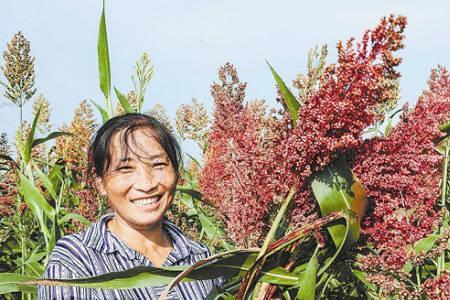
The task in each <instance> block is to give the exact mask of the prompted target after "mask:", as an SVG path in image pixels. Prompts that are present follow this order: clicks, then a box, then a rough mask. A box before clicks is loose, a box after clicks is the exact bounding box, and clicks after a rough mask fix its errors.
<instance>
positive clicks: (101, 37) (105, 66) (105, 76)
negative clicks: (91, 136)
mask: <svg viewBox="0 0 450 300" xmlns="http://www.w3.org/2000/svg"><path fill="white" fill-rule="evenodd" d="M97 51H98V71H99V76H100V89H101V90H102V92H103V95H105V98H106V99H109V97H110V92H111V67H110V63H109V50H108V33H107V31H106V20H105V1H104V0H103V9H102V16H101V18H100V28H99V32H98V45H97Z"/></svg>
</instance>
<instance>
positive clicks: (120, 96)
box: [114, 87, 135, 113]
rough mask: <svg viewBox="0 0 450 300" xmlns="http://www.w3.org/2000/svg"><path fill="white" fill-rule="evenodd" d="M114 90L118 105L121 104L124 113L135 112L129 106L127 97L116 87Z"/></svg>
mask: <svg viewBox="0 0 450 300" xmlns="http://www.w3.org/2000/svg"><path fill="white" fill-rule="evenodd" d="M114 91H115V92H116V96H117V99H119V102H120V105H122V107H123V109H124V110H125V112H126V113H133V112H135V111H134V109H133V108H132V107H131V105H130V102H129V101H128V99H127V97H125V95H124V94H122V93H121V92H120V91H119V90H118V89H116V88H115V87H114Z"/></svg>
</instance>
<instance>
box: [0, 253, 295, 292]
mask: <svg viewBox="0 0 450 300" xmlns="http://www.w3.org/2000/svg"><path fill="white" fill-rule="evenodd" d="M257 253H258V249H245V250H233V251H229V252H225V253H221V254H219V255H216V256H215V257H213V258H211V257H210V258H208V259H206V260H202V261H199V262H198V264H197V265H196V266H194V267H192V266H171V267H164V268H155V267H150V266H139V267H135V268H132V269H129V270H126V271H121V272H112V273H107V274H102V275H99V276H95V277H88V278H80V279H60V280H39V279H37V278H36V277H30V276H22V275H18V274H11V273H0V291H5V292H14V291H20V290H23V289H25V288H27V289H29V290H32V287H33V286H35V285H38V284H46V283H51V284H53V285H58V286H79V287H85V288H112V289H124V288H143V287H149V286H159V285H165V284H169V283H171V282H172V281H173V279H174V278H176V277H177V276H178V275H180V274H181V272H184V271H186V270H188V269H190V270H189V272H188V273H189V274H187V275H186V276H184V277H183V278H178V279H179V280H181V281H183V282H184V281H191V280H204V279H211V278H215V277H220V276H234V275H236V274H241V275H240V276H242V275H243V274H244V272H246V271H247V270H248V269H249V268H250V266H251V265H252V264H253V263H254V261H255V259H256V255H257ZM212 260H215V261H214V262H212V263H211V262H210V261H212ZM205 261H206V262H205ZM260 281H262V282H268V283H274V284H282V285H295V284H297V283H298V282H297V275H295V274H293V273H289V272H288V271H285V270H283V269H281V268H275V269H273V270H263V271H262V276H261V278H260ZM2 288H3V289H2Z"/></svg>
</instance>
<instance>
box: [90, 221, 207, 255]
mask: <svg viewBox="0 0 450 300" xmlns="http://www.w3.org/2000/svg"><path fill="white" fill-rule="evenodd" d="M113 217H114V213H109V214H106V215H103V216H102V217H101V218H100V219H99V220H98V221H97V222H95V223H93V224H92V225H91V226H89V227H88V229H87V230H86V234H85V236H84V239H83V243H84V244H85V245H87V246H88V247H90V248H92V249H95V250H97V251H98V252H101V253H113V252H116V251H118V252H119V253H121V254H122V255H123V256H126V257H128V258H129V259H140V258H142V257H143V255H142V254H141V253H139V252H138V251H135V250H133V249H131V248H130V247H128V245H126V244H125V242H123V241H122V240H121V239H120V238H118V237H117V236H115V235H114V234H113V233H112V232H111V231H110V230H109V229H108V228H107V226H106V223H107V222H108V221H109V220H111V219H112V218H113ZM163 228H164V230H165V231H166V232H167V233H168V234H169V236H170V238H171V240H172V244H173V250H172V251H171V252H170V254H169V256H168V260H169V261H170V262H171V263H175V262H177V261H179V260H183V259H185V258H187V257H189V256H191V255H193V254H200V253H207V252H208V249H207V248H206V247H205V246H203V245H201V244H198V243H196V242H194V241H192V240H190V239H188V238H187V237H186V236H185V235H184V234H183V233H182V232H181V230H180V229H178V228H177V227H176V226H175V225H174V224H173V223H171V222H169V221H167V220H164V221H163Z"/></svg>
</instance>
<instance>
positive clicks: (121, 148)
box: [38, 114, 220, 299]
mask: <svg viewBox="0 0 450 300" xmlns="http://www.w3.org/2000/svg"><path fill="white" fill-rule="evenodd" d="M90 157H91V162H90V169H91V171H92V172H91V173H92V174H95V176H96V182H97V187H98V189H99V191H100V192H101V193H102V194H103V195H105V196H107V197H108V199H109V202H110V204H111V206H112V208H113V210H114V212H113V213H111V214H107V215H105V216H103V217H101V218H100V220H99V221H98V222H96V223H94V224H93V225H91V226H90V227H89V228H88V229H87V230H86V231H83V232H79V233H75V234H72V235H68V236H65V237H63V238H62V239H60V240H59V241H58V243H57V244H56V246H55V248H54V250H53V252H52V255H51V257H50V261H49V263H48V265H47V268H46V271H45V273H44V276H43V277H44V278H60V279H62V278H82V277H90V276H96V275H100V274H104V273H109V272H115V271H124V270H127V269H130V268H133V267H137V266H155V267H161V266H174V265H190V264H193V263H195V262H196V261H198V260H200V259H203V258H206V257H208V256H210V254H211V253H210V251H209V250H208V248H206V247H205V246H204V245H202V244H199V243H197V242H195V241H192V240H190V239H188V238H187V237H186V236H185V235H184V234H183V233H182V232H181V231H180V230H179V229H178V228H177V227H176V226H175V225H173V224H172V223H170V222H168V221H167V220H164V214H165V212H166V211H167V209H168V208H169V206H170V204H171V203H172V201H173V198H174V193H175V187H176V184H177V181H178V178H179V166H180V161H181V155H180V148H179V146H178V143H177V142H176V140H175V138H174V137H173V135H172V134H171V133H170V131H169V130H167V128H165V127H164V126H163V125H162V124H160V123H159V122H158V121H157V120H156V119H154V118H152V117H149V116H147V115H143V114H126V115H123V116H119V117H115V118H112V119H111V120H109V121H108V122H106V123H105V124H104V125H103V126H102V127H101V128H100V129H99V130H98V132H97V134H96V136H95V138H94V140H93V142H92V144H91V147H90ZM218 286H220V280H214V279H211V280H203V281H193V282H187V283H180V284H179V285H178V286H177V287H176V288H174V289H173V290H172V292H171V294H169V299H204V298H206V297H207V296H208V294H210V293H211V292H212V291H213V290H214V288H215V287H218ZM38 290H39V291H38V296H39V299H74V298H75V299H79V298H80V299H157V298H158V297H159V295H160V294H161V292H162V291H163V290H164V286H159V287H149V288H139V289H124V290H107V289H86V288H62V287H44V286H41V287H39V289H38Z"/></svg>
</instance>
